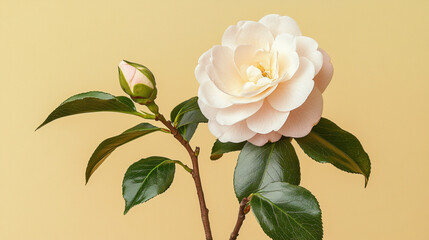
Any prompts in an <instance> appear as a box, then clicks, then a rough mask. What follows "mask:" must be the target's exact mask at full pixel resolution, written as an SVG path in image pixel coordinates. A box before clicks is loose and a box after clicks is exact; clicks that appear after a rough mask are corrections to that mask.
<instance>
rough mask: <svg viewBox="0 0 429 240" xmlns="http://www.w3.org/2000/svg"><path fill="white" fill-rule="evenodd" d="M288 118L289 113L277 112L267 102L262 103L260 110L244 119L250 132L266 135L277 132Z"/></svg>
mask: <svg viewBox="0 0 429 240" xmlns="http://www.w3.org/2000/svg"><path fill="white" fill-rule="evenodd" d="M288 116H289V112H280V111H277V110H275V109H274V108H272V107H271V105H270V104H269V103H268V102H267V101H264V104H263V105H262V107H261V109H259V111H258V112H257V113H255V114H254V115H252V116H251V117H249V118H248V119H246V122H247V126H248V127H249V129H250V130H252V131H254V132H257V133H262V134H266V133H269V132H271V131H277V130H279V129H280V128H281V127H282V126H283V124H284V123H285V122H286V119H287V117H288Z"/></svg>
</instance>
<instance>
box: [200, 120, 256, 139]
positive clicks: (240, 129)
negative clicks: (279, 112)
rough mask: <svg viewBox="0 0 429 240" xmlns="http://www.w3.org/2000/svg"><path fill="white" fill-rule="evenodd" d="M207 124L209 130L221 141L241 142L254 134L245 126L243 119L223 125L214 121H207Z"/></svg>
mask: <svg viewBox="0 0 429 240" xmlns="http://www.w3.org/2000/svg"><path fill="white" fill-rule="evenodd" d="M208 126H209V130H210V132H211V133H212V134H213V135H214V136H215V137H217V138H218V139H219V141H221V142H233V143H238V142H243V141H247V140H248V139H250V138H252V137H253V136H255V134H256V133H255V132H253V131H251V130H250V129H249V128H248V127H247V125H246V122H245V121H241V122H238V123H236V124H234V125H230V126H223V125H220V124H219V123H217V122H216V121H209V122H208Z"/></svg>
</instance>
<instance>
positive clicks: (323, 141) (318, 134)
mask: <svg viewBox="0 0 429 240" xmlns="http://www.w3.org/2000/svg"><path fill="white" fill-rule="evenodd" d="M295 140H296V141H297V142H298V144H299V146H301V148H302V149H303V150H304V152H305V153H306V154H307V155H308V156H310V157H311V158H313V159H314V160H316V161H318V162H321V163H331V164H332V165H334V166H335V167H337V168H339V169H341V170H343V171H346V172H350V173H359V174H362V175H364V176H365V186H366V185H367V183H368V179H369V175H370V173H371V162H370V160H369V156H368V154H367V153H366V152H365V150H364V149H363V147H362V145H361V144H360V142H359V140H358V139H357V138H356V137H355V136H353V135H352V134H351V133H349V132H346V131H344V130H343V129H341V128H339V127H338V126H337V125H335V123H333V122H331V121H329V120H328V119H326V118H322V119H320V122H319V123H318V124H317V125H316V126H314V127H313V129H312V130H311V132H310V134H308V135H307V136H305V137H303V138H296V139H295Z"/></svg>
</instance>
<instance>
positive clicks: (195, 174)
mask: <svg viewBox="0 0 429 240" xmlns="http://www.w3.org/2000/svg"><path fill="white" fill-rule="evenodd" d="M156 120H158V121H161V122H162V123H163V124H164V125H165V126H166V127H167V128H168V129H170V132H171V134H173V136H174V137H175V138H176V139H177V141H179V142H180V143H181V144H182V145H183V146H184V147H185V149H186V150H187V151H188V153H189V156H190V157H191V160H192V168H193V170H192V178H193V179H194V182H195V187H196V189H197V195H198V200H199V202H200V211H201V219H202V221H203V226H204V231H205V234H206V240H213V237H212V232H211V229H210V220H209V210H208V209H207V206H206V201H205V199H204V192H203V187H202V185H201V178H200V170H199V167H198V153H199V151H200V148H199V147H196V148H195V151H194V150H192V148H191V146H190V145H189V142H188V141H186V140H185V139H184V138H183V137H182V135H180V133H179V132H178V131H177V128H176V127H174V126H173V125H172V124H171V122H170V121H167V120H166V119H165V118H164V116H163V115H162V114H158V115H157V117H156Z"/></svg>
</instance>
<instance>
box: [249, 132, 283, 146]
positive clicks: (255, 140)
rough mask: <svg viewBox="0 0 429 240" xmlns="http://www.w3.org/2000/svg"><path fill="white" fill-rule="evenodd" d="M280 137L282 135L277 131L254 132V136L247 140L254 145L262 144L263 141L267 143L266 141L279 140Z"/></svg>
mask: <svg viewBox="0 0 429 240" xmlns="http://www.w3.org/2000/svg"><path fill="white" fill-rule="evenodd" d="M281 137H282V135H281V134H280V133H278V132H274V131H272V132H270V133H268V134H259V133H258V134H256V135H255V136H254V137H252V138H251V139H249V142H250V143H251V144H253V145H255V146H259V147H261V146H263V145H264V144H265V143H267V142H268V141H270V142H277V141H278V140H280V138H281Z"/></svg>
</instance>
